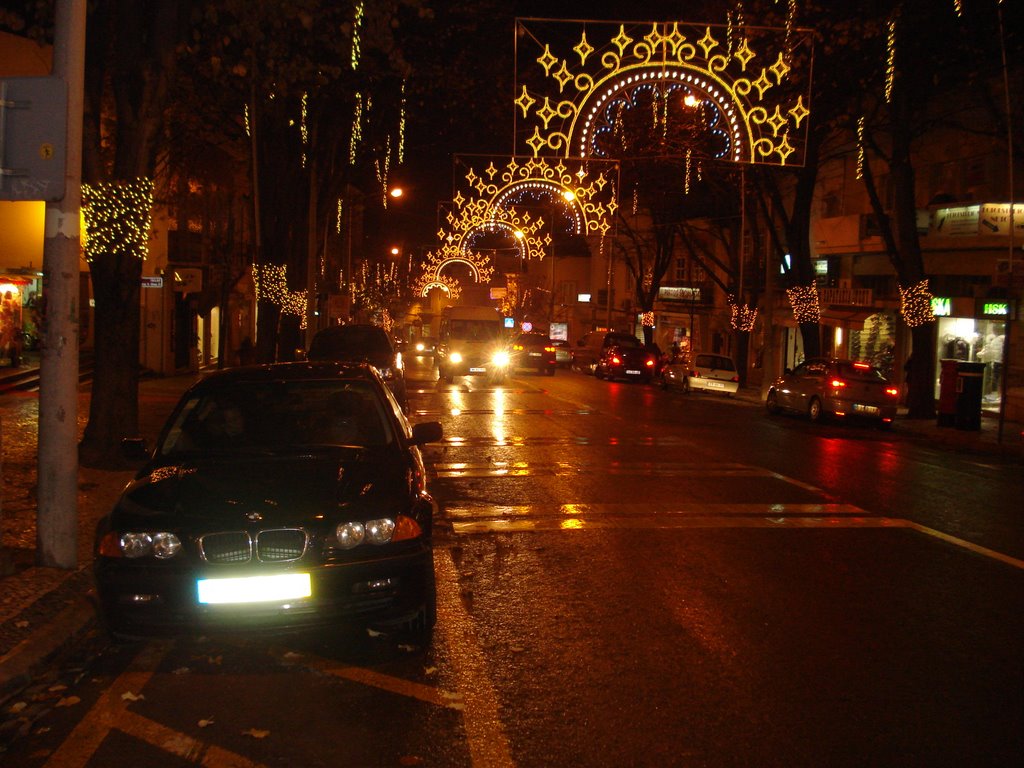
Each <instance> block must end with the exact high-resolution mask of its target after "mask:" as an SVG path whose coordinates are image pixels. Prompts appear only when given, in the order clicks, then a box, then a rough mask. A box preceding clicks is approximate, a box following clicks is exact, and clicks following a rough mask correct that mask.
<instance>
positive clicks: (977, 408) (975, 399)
mask: <svg viewBox="0 0 1024 768" xmlns="http://www.w3.org/2000/svg"><path fill="white" fill-rule="evenodd" d="M984 377H985V364H984V363H967V362H964V361H960V362H958V363H957V366H956V415H955V416H954V419H953V423H954V425H955V426H956V428H957V429H970V430H979V429H981V390H982V382H983V381H984Z"/></svg>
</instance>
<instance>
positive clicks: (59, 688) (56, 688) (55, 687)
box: [46, 683, 68, 692]
mask: <svg viewBox="0 0 1024 768" xmlns="http://www.w3.org/2000/svg"><path fill="white" fill-rule="evenodd" d="M67 689H68V687H67V686H66V685H64V684H63V683H57V684H56V685H51V686H50V687H49V688H47V689H46V690H48V691H50V692H54V691H66V690H67Z"/></svg>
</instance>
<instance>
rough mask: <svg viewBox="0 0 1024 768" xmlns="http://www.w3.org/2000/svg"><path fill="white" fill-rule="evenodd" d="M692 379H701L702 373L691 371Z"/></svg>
mask: <svg viewBox="0 0 1024 768" xmlns="http://www.w3.org/2000/svg"><path fill="white" fill-rule="evenodd" d="M690 378H691V379H699V378H700V371H690Z"/></svg>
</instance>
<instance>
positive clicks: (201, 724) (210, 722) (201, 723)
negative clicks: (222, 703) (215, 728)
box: [199, 717, 213, 728]
mask: <svg viewBox="0 0 1024 768" xmlns="http://www.w3.org/2000/svg"><path fill="white" fill-rule="evenodd" d="M209 725H213V718H212V717H211V718H210V719H208V720H200V721H199V727H200V728H206V727H207V726H209Z"/></svg>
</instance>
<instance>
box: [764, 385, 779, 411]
mask: <svg viewBox="0 0 1024 768" xmlns="http://www.w3.org/2000/svg"><path fill="white" fill-rule="evenodd" d="M764 407H765V408H767V409H768V413H771V414H773V415H774V414H776V413H778V412H779V411H780V410H781V409H780V408H779V396H778V395H777V394H775V390H774V389H773V390H771V391H769V392H768V397H767V399H766V400H765V401H764Z"/></svg>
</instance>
